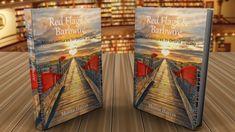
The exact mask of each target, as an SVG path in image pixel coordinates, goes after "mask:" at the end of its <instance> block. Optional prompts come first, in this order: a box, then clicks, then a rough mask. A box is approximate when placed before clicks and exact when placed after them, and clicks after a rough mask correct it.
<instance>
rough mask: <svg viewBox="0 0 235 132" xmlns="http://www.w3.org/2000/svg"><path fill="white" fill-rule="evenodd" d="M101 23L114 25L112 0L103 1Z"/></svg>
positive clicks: (103, 25)
mask: <svg viewBox="0 0 235 132" xmlns="http://www.w3.org/2000/svg"><path fill="white" fill-rule="evenodd" d="M101 25H102V27H107V26H111V25H112V2H111V1H110V0H106V1H103V2H102V4H101Z"/></svg>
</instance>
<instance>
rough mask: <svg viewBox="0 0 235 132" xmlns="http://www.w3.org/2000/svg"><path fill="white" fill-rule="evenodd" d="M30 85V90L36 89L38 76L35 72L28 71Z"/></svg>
mask: <svg viewBox="0 0 235 132" xmlns="http://www.w3.org/2000/svg"><path fill="white" fill-rule="evenodd" d="M30 77H31V85H32V89H37V88H38V78H37V77H38V74H37V71H36V70H33V69H30Z"/></svg>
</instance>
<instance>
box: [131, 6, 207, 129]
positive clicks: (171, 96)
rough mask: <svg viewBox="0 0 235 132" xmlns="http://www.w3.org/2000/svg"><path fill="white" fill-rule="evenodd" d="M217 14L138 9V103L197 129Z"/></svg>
mask: <svg viewBox="0 0 235 132" xmlns="http://www.w3.org/2000/svg"><path fill="white" fill-rule="evenodd" d="M211 16H212V11H211V10H208V9H194V8H191V9H190V8H188V9H185V8H184V9H183V8H137V9H136V25H135V67H134V70H135V72H134V106H135V107H136V108H138V109H140V110H143V111H146V112H148V113H151V114H153V115H156V116H159V117H161V118H164V119H166V120H169V121H171V122H174V123H177V124H179V125H183V126H185V127H188V128H191V129H194V128H196V127H197V126H200V125H201V122H202V112H203V102H204V92H205V83H206V74H207V64H208V53H209V43H210V35H211V34H210V32H211Z"/></svg>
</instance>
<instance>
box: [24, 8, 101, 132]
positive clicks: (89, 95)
mask: <svg viewBox="0 0 235 132" xmlns="http://www.w3.org/2000/svg"><path fill="white" fill-rule="evenodd" d="M25 20H26V28H27V34H28V38H27V41H28V48H29V55H30V73H31V74H30V75H31V82H32V91H33V98H34V104H35V111H34V113H35V125H36V127H37V128H39V129H41V130H44V129H47V128H50V127H52V126H54V125H57V124H59V123H62V122H64V121H67V120H69V119H71V118H74V117H76V116H79V115H82V114H85V113H87V112H89V111H92V110H94V109H96V108H98V107H101V106H102V68H101V66H102V64H101V62H102V61H101V18H100V9H97V8H92V9H85V8H83V9H58V8H57V9H29V10H25Z"/></svg>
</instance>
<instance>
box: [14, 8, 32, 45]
mask: <svg viewBox="0 0 235 132" xmlns="http://www.w3.org/2000/svg"><path fill="white" fill-rule="evenodd" d="M31 7H32V5H31V4H28V5H24V6H19V7H16V8H15V13H16V31H17V34H18V35H19V36H18V39H19V40H20V41H21V40H25V39H26V29H25V21H24V9H27V8H31Z"/></svg>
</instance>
